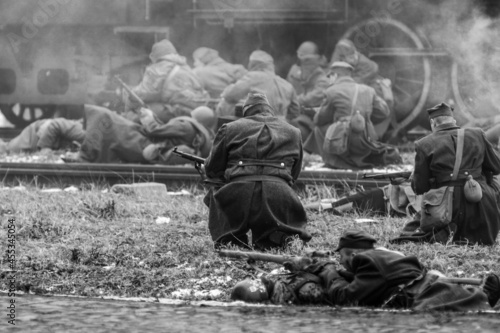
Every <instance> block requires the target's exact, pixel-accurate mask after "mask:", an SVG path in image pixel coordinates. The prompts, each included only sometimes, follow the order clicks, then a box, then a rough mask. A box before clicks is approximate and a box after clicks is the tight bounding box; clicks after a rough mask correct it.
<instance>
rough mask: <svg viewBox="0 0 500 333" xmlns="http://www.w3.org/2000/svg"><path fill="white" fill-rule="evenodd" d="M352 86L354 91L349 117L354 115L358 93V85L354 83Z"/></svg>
mask: <svg viewBox="0 0 500 333" xmlns="http://www.w3.org/2000/svg"><path fill="white" fill-rule="evenodd" d="M354 86H355V87H356V89H355V90H354V97H353V99H352V104H351V116H352V115H354V107H355V106H356V102H357V101H358V93H359V84H357V83H355V84H354Z"/></svg>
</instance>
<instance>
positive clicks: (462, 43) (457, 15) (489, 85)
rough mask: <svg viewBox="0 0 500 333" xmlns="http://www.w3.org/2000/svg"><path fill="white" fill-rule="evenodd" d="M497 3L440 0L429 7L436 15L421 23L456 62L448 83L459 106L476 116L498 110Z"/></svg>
mask: <svg viewBox="0 0 500 333" xmlns="http://www.w3.org/2000/svg"><path fill="white" fill-rule="evenodd" d="M497 7H498V6H495V4H494V3H493V2H491V1H472V0H468V1H461V0H447V1H441V2H440V4H439V6H433V7H432V8H429V9H431V10H433V11H434V12H436V10H437V12H438V13H439V15H438V16H437V17H433V20H432V21H427V22H426V24H425V26H424V29H425V32H426V34H427V36H428V37H429V40H430V41H431V43H432V46H433V47H438V48H444V49H446V50H447V51H448V52H449V53H450V55H451V56H452V58H453V60H454V61H455V63H456V67H454V68H453V71H452V82H451V83H452V86H453V90H454V95H455V99H456V102H457V103H458V104H459V105H458V106H459V107H465V108H466V109H467V110H468V111H469V112H470V113H471V114H473V115H475V116H491V115H495V114H498V113H499V112H500V95H499V94H498V93H497V92H498V91H499V90H500V78H499V74H500V19H499V18H498V17H497V14H498V9H497ZM457 90H458V91H457ZM457 93H458V94H457ZM462 103H463V104H462Z"/></svg>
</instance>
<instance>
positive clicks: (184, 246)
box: [0, 188, 500, 301]
mask: <svg viewBox="0 0 500 333" xmlns="http://www.w3.org/2000/svg"><path fill="white" fill-rule="evenodd" d="M203 195H204V193H203V192H200V191H196V190H193V193H192V194H191V195H184V196H164V197H151V198H146V197H137V196H135V195H125V194H114V193H102V191H101V189H94V190H87V191H78V192H58V193H42V192H41V191H40V190H37V189H34V188H32V189H30V188H28V189H27V190H26V191H16V190H2V191H0V213H1V221H0V223H1V227H2V228H1V230H0V244H2V245H1V249H2V257H1V268H2V275H1V277H2V279H1V280H0V281H1V284H0V289H1V290H6V289H8V287H7V282H8V281H7V280H6V276H7V273H6V272H5V270H7V269H8V264H9V263H8V261H7V253H6V251H5V250H6V248H7V244H8V243H7V225H8V219H9V218H14V219H15V223H14V224H15V235H16V241H15V255H16V264H17V267H16V268H17V270H18V272H17V274H16V286H17V288H18V289H19V290H23V291H29V292H30V293H37V294H68V295H83V296H102V295H114V296H127V297H136V296H140V297H160V298H171V297H177V298H184V299H190V300H194V299H216V300H222V301H224V300H228V299H229V292H230V289H231V287H232V286H233V285H234V284H235V283H236V282H238V281H240V280H241V279H243V278H245V277H246V276H255V275H256V274H257V272H256V271H255V270H253V269H252V268H250V267H249V266H248V265H247V264H246V263H245V262H243V261H234V260H227V259H225V258H220V257H218V256H217V254H216V253H215V252H214V250H213V245H212V241H211V239H210V235H209V233H208V228H207V221H206V219H207V215H208V210H207V208H206V207H205V206H204V204H203V202H202V200H203ZM330 195H332V194H331V193H329V192H328V189H326V188H315V189H310V190H309V191H308V193H305V194H304V198H303V201H304V203H310V202H312V201H314V200H317V199H318V198H324V197H327V196H330ZM159 217H162V218H160V219H158V218H159ZM360 217H364V216H359V215H349V216H345V217H337V216H333V215H331V214H329V213H322V212H321V213H320V212H310V213H309V220H310V223H309V226H308V230H309V231H310V232H311V233H312V234H313V236H314V237H313V240H312V241H311V242H310V243H308V244H307V245H306V246H305V247H302V244H301V243H300V242H299V241H295V242H294V243H293V244H292V246H291V247H290V248H289V249H288V250H286V252H285V253H287V254H299V255H300V254H303V253H304V251H305V250H310V249H317V250H332V249H333V248H334V247H335V246H336V245H337V241H338V237H339V236H340V235H341V233H342V232H343V231H344V230H345V229H347V228H360V229H364V230H366V231H368V232H370V233H371V234H373V235H374V236H375V237H377V238H378V239H379V240H380V241H379V243H378V245H380V246H385V247H387V248H390V249H395V250H399V251H402V252H404V253H406V254H415V255H417V256H418V257H419V258H420V259H421V261H422V262H423V263H424V264H425V265H426V266H427V267H428V268H430V269H438V270H440V271H442V272H443V273H445V274H447V275H448V276H454V277H482V276H483V275H485V274H486V273H488V272H490V271H494V272H497V273H498V272H500V247H499V246H498V245H497V246H494V247H482V246H473V247H465V246H454V245H447V246H444V245H440V244H425V245H420V244H413V243H410V244H403V245H393V244H389V242H388V241H389V240H390V239H391V238H394V237H396V236H397V235H398V234H399V230H400V229H401V227H402V225H403V224H404V222H405V220H404V219H397V218H388V217H384V218H376V220H377V221H378V223H370V224H366V223H363V224H360V223H357V222H356V219H357V218H360ZM365 217H366V216H365ZM257 265H258V267H260V268H262V269H264V270H266V271H271V270H272V269H275V268H278V267H279V266H278V265H276V264H272V263H257Z"/></svg>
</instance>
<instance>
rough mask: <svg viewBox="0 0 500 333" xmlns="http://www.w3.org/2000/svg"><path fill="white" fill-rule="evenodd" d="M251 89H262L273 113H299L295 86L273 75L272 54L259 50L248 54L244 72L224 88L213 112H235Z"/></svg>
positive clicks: (291, 115)
mask: <svg viewBox="0 0 500 333" xmlns="http://www.w3.org/2000/svg"><path fill="white" fill-rule="evenodd" d="M254 89H256V90H259V91H264V92H265V93H266V96H267V99H268V100H269V103H270V105H271V107H272V108H273V110H274V113H275V115H276V116H277V117H280V118H282V119H286V120H287V121H291V120H293V119H295V118H296V117H297V116H298V115H299V111H300V110H299V104H298V101H297V94H296V93H295V89H293V86H292V85H291V84H290V83H289V82H288V81H286V80H285V79H283V78H281V77H280V76H278V75H276V73H275V70H274V59H273V57H272V56H271V55H270V54H269V53H267V52H264V51H262V50H256V51H254V52H252V53H251V54H250V57H249V63H248V73H246V74H245V75H244V76H243V77H241V78H240V79H239V80H238V81H237V82H236V83H234V84H231V85H230V86H228V87H227V88H226V89H225V90H224V92H223V93H222V95H221V101H220V103H219V105H218V106H217V115H218V116H229V115H230V116H233V115H235V107H236V105H238V104H242V102H244V101H245V98H246V97H247V95H248V93H249V92H250V91H251V90H254Z"/></svg>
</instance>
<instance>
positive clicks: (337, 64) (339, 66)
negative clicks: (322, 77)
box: [330, 61, 354, 71]
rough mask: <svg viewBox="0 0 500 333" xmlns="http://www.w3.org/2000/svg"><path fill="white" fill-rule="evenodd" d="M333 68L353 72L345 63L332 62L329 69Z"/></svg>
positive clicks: (352, 68)
mask: <svg viewBox="0 0 500 333" xmlns="http://www.w3.org/2000/svg"><path fill="white" fill-rule="evenodd" d="M333 68H345V69H349V70H351V71H352V70H354V67H352V66H351V65H350V64H348V63H347V62H345V61H335V62H333V63H332V64H331V65H330V69H333Z"/></svg>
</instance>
